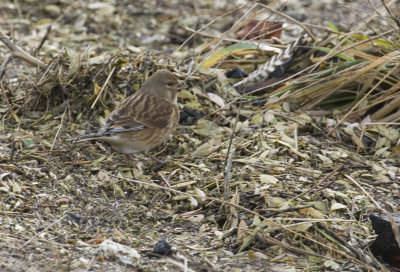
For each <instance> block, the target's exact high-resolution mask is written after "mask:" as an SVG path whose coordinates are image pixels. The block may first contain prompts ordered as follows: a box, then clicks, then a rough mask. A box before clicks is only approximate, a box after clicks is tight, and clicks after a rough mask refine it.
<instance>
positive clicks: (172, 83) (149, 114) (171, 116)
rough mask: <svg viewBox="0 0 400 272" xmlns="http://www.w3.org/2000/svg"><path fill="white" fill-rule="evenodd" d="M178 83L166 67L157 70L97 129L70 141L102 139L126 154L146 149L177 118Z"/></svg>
mask: <svg viewBox="0 0 400 272" xmlns="http://www.w3.org/2000/svg"><path fill="white" fill-rule="evenodd" d="M178 85H179V82H178V80H177V79H176V77H175V76H174V74H172V73H171V72H169V71H168V70H159V71H157V72H156V73H154V74H153V75H152V76H151V77H149V78H148V79H147V80H146V81H145V82H144V83H143V85H142V87H141V88H140V90H139V91H138V92H136V93H134V94H133V95H131V96H129V97H128V98H126V99H125V100H124V101H123V102H122V103H121V104H120V105H119V106H118V107H117V108H116V109H115V110H114V111H113V112H112V113H111V114H110V116H109V117H108V118H107V120H106V122H105V124H104V125H103V126H102V127H100V129H99V130H97V132H94V133H90V134H86V135H83V136H80V137H78V138H77V139H76V140H75V141H74V142H82V141H89V140H99V141H104V142H106V143H108V144H110V145H111V147H112V148H113V149H115V150H116V151H118V152H120V153H123V154H127V155H130V154H134V153H140V152H147V151H149V150H150V149H152V148H154V147H156V146H158V145H160V144H161V143H162V142H163V141H164V140H166V139H167V137H168V135H169V134H170V133H171V131H172V130H173V129H174V128H175V127H176V125H177V124H178V121H179V109H178V103H177V95H176V92H177V88H178ZM149 157H151V156H149ZM151 158H152V159H154V160H156V161H158V162H159V163H160V162H162V161H160V160H158V159H156V158H154V157H151Z"/></svg>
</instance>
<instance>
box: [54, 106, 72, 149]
mask: <svg viewBox="0 0 400 272" xmlns="http://www.w3.org/2000/svg"><path fill="white" fill-rule="evenodd" d="M67 108H68V105H65V109H64V113H63V115H62V116H61V121H60V125H59V126H58V130H57V132H56V135H55V136H54V140H53V143H52V144H51V147H50V151H52V150H53V147H54V145H55V143H56V140H57V137H58V134H59V133H60V130H61V127H62V123H63V121H64V116H65V113H66V112H67Z"/></svg>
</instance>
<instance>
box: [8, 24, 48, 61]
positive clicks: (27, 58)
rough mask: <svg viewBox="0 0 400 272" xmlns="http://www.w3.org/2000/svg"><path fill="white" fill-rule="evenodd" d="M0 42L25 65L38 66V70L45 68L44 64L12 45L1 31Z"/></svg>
mask: <svg viewBox="0 0 400 272" xmlns="http://www.w3.org/2000/svg"><path fill="white" fill-rule="evenodd" d="M0 41H2V42H3V43H4V44H5V46H7V47H8V49H10V51H11V53H12V54H13V56H14V57H16V58H19V59H22V60H24V61H26V62H27V63H29V64H32V65H33V66H39V67H40V68H44V67H46V64H45V63H44V62H42V61H40V60H38V59H37V58H35V57H33V56H31V55H29V54H28V53H27V52H26V51H24V50H23V49H21V48H19V47H18V46H16V45H15V44H13V43H12V42H11V40H10V39H9V38H8V37H7V36H6V34H4V33H3V31H1V30H0Z"/></svg>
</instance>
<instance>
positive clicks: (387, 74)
mask: <svg viewBox="0 0 400 272" xmlns="http://www.w3.org/2000/svg"><path fill="white" fill-rule="evenodd" d="M395 52H396V51H395ZM396 54H397V55H394V56H393V54H389V56H385V57H383V58H382V61H381V62H383V63H381V62H378V63H379V64H385V63H386V62H389V61H391V60H393V61H394V59H395V58H396V57H399V55H398V52H396ZM385 59H386V60H387V61H386V60H385ZM373 65H374V66H375V62H374V63H371V64H370V65H368V66H367V67H366V68H368V67H370V66H373ZM398 66H399V64H396V65H395V66H393V68H392V69H390V71H389V72H387V73H386V74H385V75H384V76H383V77H382V78H381V79H380V80H379V81H378V82H377V83H376V84H375V85H374V86H373V87H372V88H371V89H370V90H369V91H368V92H367V93H366V94H365V95H364V96H363V97H362V98H361V99H360V100H359V101H358V102H357V103H356V104H355V105H354V106H353V107H352V108H351V109H350V110H349V111H348V112H347V113H346V114H345V115H344V116H343V117H342V119H340V120H339V122H337V124H336V125H335V126H334V127H333V128H332V129H331V130H330V131H329V132H328V136H329V135H330V134H331V133H332V132H333V131H335V129H336V128H337V127H338V126H339V125H340V124H341V123H342V122H343V121H344V120H346V118H347V117H348V116H349V115H350V114H351V113H352V112H353V111H354V110H355V109H356V108H357V107H358V106H359V105H360V104H361V103H362V102H364V100H365V99H367V98H368V96H369V95H370V94H371V93H372V92H373V91H375V89H376V88H378V87H379V86H380V85H381V84H382V82H383V81H384V80H385V79H386V78H387V77H388V76H390V74H391V73H392V72H393V71H394V70H395V69H397V67H398ZM366 68H364V69H366ZM356 76H359V73H356ZM350 79H355V76H352V77H351V78H350ZM347 82H349V80H346V81H345V82H344V83H343V84H340V86H342V85H345V84H346V83H347ZM336 89H338V88H336Z"/></svg>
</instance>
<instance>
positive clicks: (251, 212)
mask: <svg viewBox="0 0 400 272" xmlns="http://www.w3.org/2000/svg"><path fill="white" fill-rule="evenodd" d="M110 176H111V177H114V178H116V179H122V180H125V181H127V182H129V183H136V184H140V185H144V186H151V187H154V188H158V189H162V190H164V191H170V192H174V193H177V194H180V195H185V196H191V197H196V196H195V195H193V194H190V193H186V192H182V191H179V190H175V189H172V188H168V187H163V186H160V185H157V184H154V183H148V182H144V181H140V180H135V179H130V178H125V177H121V176H115V175H110ZM202 198H204V199H207V200H211V201H215V202H218V203H221V204H225V205H230V206H233V207H235V208H237V209H239V210H242V211H244V212H247V213H249V214H252V215H255V216H258V217H259V218H261V219H263V220H265V221H266V222H268V223H269V224H270V225H271V226H274V227H277V228H280V229H284V230H286V231H288V232H290V233H293V234H296V235H297V236H299V237H302V238H304V239H307V240H309V241H311V242H313V243H315V244H318V245H320V246H321V247H324V248H327V249H329V250H331V251H333V252H336V253H338V254H340V255H342V256H344V257H346V258H348V259H351V260H353V261H356V262H359V263H361V261H360V260H358V259H356V258H354V257H353V256H350V255H348V254H346V253H344V252H342V251H340V250H337V249H334V248H332V247H329V246H328V245H326V244H324V243H322V242H319V241H316V240H314V239H312V238H310V237H308V236H306V235H303V234H301V233H299V232H297V231H295V230H292V229H291V228H290V227H287V226H285V225H282V224H279V223H276V222H275V221H274V220H273V219H271V218H270V219H268V218H266V217H264V216H262V215H261V214H259V213H257V212H255V211H252V210H250V209H248V208H245V207H243V206H240V205H238V204H235V203H232V202H229V201H225V200H222V199H219V198H215V197H208V196H204V197H202ZM307 220H308V219H307ZM278 221H279V220H278ZM310 221H312V220H310ZM268 239H270V241H271V242H272V243H274V244H276V245H282V242H280V241H279V240H277V239H274V238H272V237H269V238H268ZM295 252H296V251H295ZM362 264H363V265H365V266H368V265H369V266H370V267H371V265H370V264H366V263H362Z"/></svg>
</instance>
